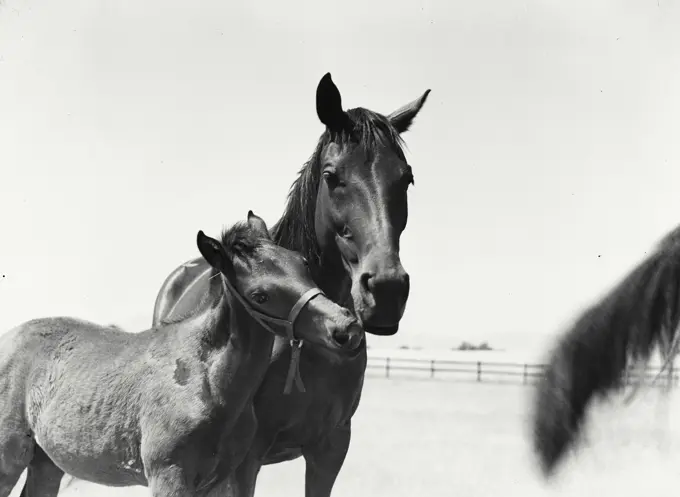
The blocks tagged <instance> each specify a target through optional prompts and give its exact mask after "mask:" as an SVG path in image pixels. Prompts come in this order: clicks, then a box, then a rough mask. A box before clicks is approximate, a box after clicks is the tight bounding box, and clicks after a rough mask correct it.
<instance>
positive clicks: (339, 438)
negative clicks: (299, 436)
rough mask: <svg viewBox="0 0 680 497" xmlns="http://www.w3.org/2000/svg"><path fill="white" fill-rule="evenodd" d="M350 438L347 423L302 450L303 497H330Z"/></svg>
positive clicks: (348, 423)
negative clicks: (304, 463) (304, 464)
mask: <svg viewBox="0 0 680 497" xmlns="http://www.w3.org/2000/svg"><path fill="white" fill-rule="evenodd" d="M351 438H352V428H351V424H350V422H349V421H348V422H347V423H346V424H345V425H343V426H339V427H338V428H336V429H335V430H333V431H332V432H331V433H330V434H329V435H327V436H326V437H325V438H323V439H322V440H320V441H319V443H316V444H314V445H311V446H309V445H307V446H305V447H303V448H302V455H303V456H304V458H305V462H306V463H307V467H306V471H305V497H330V495H331V491H332V490H333V485H334V484H335V479H336V478H337V476H338V473H340V469H341V468H342V465H343V463H344V462H345V456H346V455H347V450H348V449H349V441H350V439H351Z"/></svg>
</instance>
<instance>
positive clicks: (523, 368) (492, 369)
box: [366, 356, 679, 386]
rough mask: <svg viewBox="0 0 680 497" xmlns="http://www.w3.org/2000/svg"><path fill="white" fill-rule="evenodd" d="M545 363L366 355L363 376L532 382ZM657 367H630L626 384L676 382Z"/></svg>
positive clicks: (673, 376) (672, 375)
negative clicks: (365, 368) (366, 359)
mask: <svg viewBox="0 0 680 497" xmlns="http://www.w3.org/2000/svg"><path fill="white" fill-rule="evenodd" d="M544 368H545V365H543V364H529V363H511V362H486V361H453V360H440V359H409V358H395V357H370V356H369V358H368V365H367V371H366V374H367V376H383V377H386V378H440V379H452V380H464V381H465V380H467V381H478V382H494V383H521V384H524V385H527V384H531V383H534V382H535V381H536V380H537V379H538V378H539V377H540V376H541V375H542V373H543V371H544ZM659 371H660V368H659V367H651V366H650V367H648V368H646V369H642V368H639V369H632V370H630V371H629V372H628V374H626V379H625V382H626V384H628V385H633V384H636V383H640V382H643V383H644V384H647V385H651V384H652V382H653V380H654V379H655V378H656V382H655V384H656V385H659V386H665V385H668V384H669V382H670V384H671V386H675V385H677V384H678V380H679V376H678V373H677V371H676V370H673V369H671V372H670V375H669V372H668V371H665V372H663V373H662V374H661V375H659V377H658V378H657V375H658V373H659Z"/></svg>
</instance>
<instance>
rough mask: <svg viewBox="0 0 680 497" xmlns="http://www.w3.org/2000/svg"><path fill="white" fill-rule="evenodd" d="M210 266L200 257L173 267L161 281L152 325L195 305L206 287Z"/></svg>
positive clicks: (169, 319) (165, 320)
mask: <svg viewBox="0 0 680 497" xmlns="http://www.w3.org/2000/svg"><path fill="white" fill-rule="evenodd" d="M210 271H211V267H210V265H209V264H208V263H207V262H206V261H205V259H203V258H202V257H198V258H196V259H192V260H190V261H188V262H185V263H184V264H182V265H181V266H178V267H177V268H175V270H174V271H172V272H171V273H170V274H169V275H168V277H167V278H166V279H165V281H164V282H163V285H162V286H161V288H160V290H159V292H158V295H157V297H156V304H155V306H154V315H153V326H158V325H160V324H162V323H164V322H168V321H171V320H173V319H175V318H176V317H177V316H181V315H182V314H185V313H186V312H187V311H188V310H191V308H192V306H195V305H196V304H197V303H198V302H199V301H200V298H201V296H202V294H203V293H204V292H205V290H206V287H207V281H208V278H207V276H208V275H209V274H210Z"/></svg>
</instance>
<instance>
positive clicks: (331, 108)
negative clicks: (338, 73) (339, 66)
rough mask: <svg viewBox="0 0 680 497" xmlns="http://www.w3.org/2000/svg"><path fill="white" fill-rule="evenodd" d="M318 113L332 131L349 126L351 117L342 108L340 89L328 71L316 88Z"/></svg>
mask: <svg viewBox="0 0 680 497" xmlns="http://www.w3.org/2000/svg"><path fill="white" fill-rule="evenodd" d="M316 114H317V115H318V116H319V120H320V121H321V122H322V123H324V124H325V125H326V127H327V128H328V129H329V130H331V131H342V130H343V129H345V128H346V127H347V124H348V121H349V117H348V116H347V114H346V113H345V111H344V110H342V97H341V96H340V90H338V87H337V86H335V83H333V80H332V79H331V73H326V74H325V75H324V77H323V78H321V81H319V86H317V88H316Z"/></svg>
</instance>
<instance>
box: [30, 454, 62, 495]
mask: <svg viewBox="0 0 680 497" xmlns="http://www.w3.org/2000/svg"><path fill="white" fill-rule="evenodd" d="M63 476H64V472H63V471H62V470H61V469H60V468H59V467H58V466H57V465H56V464H54V463H53V462H52V459H50V458H49V456H48V455H47V454H45V452H44V451H43V450H42V449H41V448H40V446H37V445H36V447H35V455H34V456H33V459H32V460H31V463H30V464H29V465H28V471H27V472H26V483H25V484H24V490H23V492H21V497H56V496H57V494H58V493H59V485H60V484H61V478H62V477H63Z"/></svg>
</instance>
